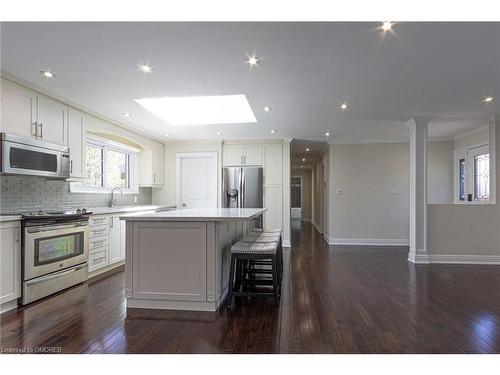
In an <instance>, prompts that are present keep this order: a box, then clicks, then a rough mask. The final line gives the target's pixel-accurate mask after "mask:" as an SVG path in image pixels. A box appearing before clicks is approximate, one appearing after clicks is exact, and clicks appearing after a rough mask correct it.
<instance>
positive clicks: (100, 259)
mask: <svg viewBox="0 0 500 375" xmlns="http://www.w3.org/2000/svg"><path fill="white" fill-rule="evenodd" d="M105 260H106V256H103V257H102V258H96V259H94V260H93V261H92V264H96V263H102V262H103V261H105Z"/></svg>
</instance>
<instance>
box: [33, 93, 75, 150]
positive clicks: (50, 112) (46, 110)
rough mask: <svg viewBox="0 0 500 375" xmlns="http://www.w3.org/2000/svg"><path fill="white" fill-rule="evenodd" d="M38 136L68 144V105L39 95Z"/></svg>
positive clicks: (49, 140) (45, 139) (53, 141)
mask: <svg viewBox="0 0 500 375" xmlns="http://www.w3.org/2000/svg"><path fill="white" fill-rule="evenodd" d="M37 98H38V116H37V123H38V127H39V132H38V136H39V137H40V138H41V139H43V140H44V141H47V142H52V143H58V144H61V145H67V144H68V107H67V106H66V105H64V104H62V103H60V102H58V101H56V100H53V99H50V98H48V97H46V96H42V95H38V97H37Z"/></svg>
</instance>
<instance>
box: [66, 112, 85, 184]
mask: <svg viewBox="0 0 500 375" xmlns="http://www.w3.org/2000/svg"><path fill="white" fill-rule="evenodd" d="M68 120H69V121H68V146H69V156H70V163H71V164H70V177H73V178H85V177H86V174H87V173H86V168H85V115H84V114H83V112H80V111H78V110H76V109H73V108H70V109H69V113H68Z"/></svg>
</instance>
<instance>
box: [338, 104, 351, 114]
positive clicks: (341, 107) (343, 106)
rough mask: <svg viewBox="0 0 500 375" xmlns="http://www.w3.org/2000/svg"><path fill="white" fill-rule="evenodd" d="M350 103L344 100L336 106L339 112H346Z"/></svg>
mask: <svg viewBox="0 0 500 375" xmlns="http://www.w3.org/2000/svg"><path fill="white" fill-rule="evenodd" d="M349 107H350V105H349V104H348V103H346V102H342V103H340V104H339V107H338V108H337V109H338V110H339V111H341V112H347V111H348V110H349Z"/></svg>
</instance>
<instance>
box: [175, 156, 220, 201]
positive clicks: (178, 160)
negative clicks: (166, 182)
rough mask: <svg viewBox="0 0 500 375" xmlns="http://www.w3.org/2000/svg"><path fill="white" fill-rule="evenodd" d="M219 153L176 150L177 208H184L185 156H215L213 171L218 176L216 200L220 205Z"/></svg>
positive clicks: (216, 180)
mask: <svg viewBox="0 0 500 375" xmlns="http://www.w3.org/2000/svg"><path fill="white" fill-rule="evenodd" d="M217 156H218V154H217V152H215V151H213V152H176V153H175V181H176V183H175V204H176V206H177V209H182V202H181V196H182V194H181V160H182V159H183V158H200V157H202V158H213V159H214V161H215V163H214V164H215V165H214V170H213V173H214V174H215V176H216V179H215V182H216V187H215V202H216V207H218V206H219V193H218V191H219V186H218V181H219V173H218V172H219V160H218V157H217Z"/></svg>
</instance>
